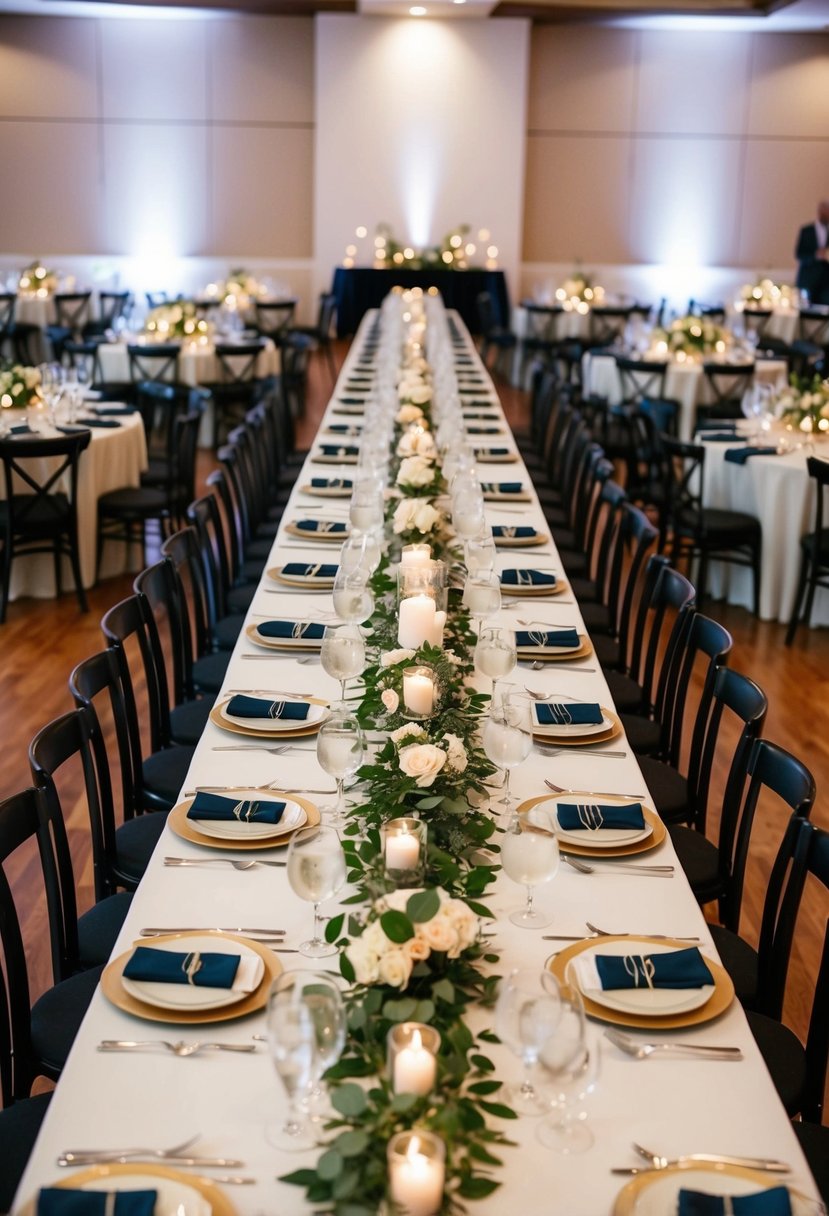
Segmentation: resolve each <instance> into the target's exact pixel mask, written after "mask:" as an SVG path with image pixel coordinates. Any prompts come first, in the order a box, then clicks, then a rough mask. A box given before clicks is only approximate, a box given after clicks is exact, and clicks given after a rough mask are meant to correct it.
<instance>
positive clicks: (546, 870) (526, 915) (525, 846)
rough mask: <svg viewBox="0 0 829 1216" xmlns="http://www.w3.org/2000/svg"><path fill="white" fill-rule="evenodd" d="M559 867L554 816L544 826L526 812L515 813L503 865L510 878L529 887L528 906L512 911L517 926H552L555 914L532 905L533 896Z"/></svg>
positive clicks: (504, 841) (504, 844)
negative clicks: (527, 815) (523, 813)
mask: <svg viewBox="0 0 829 1216" xmlns="http://www.w3.org/2000/svg"><path fill="white" fill-rule="evenodd" d="M536 814H538V811H536ZM558 866H559V854H558V840H557V839H556V836H555V832H554V831H553V826H552V816H550V823H549V824H548V825H547V826H545V827H544V828H536V827H535V825H534V824H532V823H530V822H529V821H528V819H527V818H526V816H524V815H516V816H514V818H513V820H512V822H511V823H510V824H509V826H508V827H507V830H506V832H505V833H504V835H503V838H502V840H501V868H502V869H503V871H504V873H505V874H506V876H507V878H511V879H512V880H513V882H522V883H524V885H525V886H526V888H527V902H526V904H525V906H524V907H523V908H517V909H516V910H515V911H514V912H511V913H510V920H511V922H512V923H513V924H514V925H518V926H519V927H520V928H521V929H543V928H545V926H546V925H549V923H550V921H551V919H552V917H550V916H547V915H546V914H545V913H543V912H539V911H538V909H537V908H535V907H534V906H533V896H534V892H535V888H536V887H537V886H538V885H539V884H540V883H544V882H550V881H551V880H552V879H553V878H555V876H556V874H557V873H558Z"/></svg>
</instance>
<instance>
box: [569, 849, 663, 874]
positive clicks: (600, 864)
mask: <svg viewBox="0 0 829 1216" xmlns="http://www.w3.org/2000/svg"><path fill="white" fill-rule="evenodd" d="M561 860H562V861H564V862H566V863H567V865H568V866H570V867H571V868H572V869H574V870H578V872H579V874H617V873H618V874H639V875H640V876H641V877H643V878H671V877H673V873H674V867H673V866H657V865H651V866H649V865H637V864H635V863H634V862H627V861H617V860H616V859H615V858H612V859H611V858H608V860H607V861H598V860H597V861H594V862H591V863H590V865H588V864H587V862H586V861H582V859H581V858H580V857H574V856H573V854H572V853H562V854H561Z"/></svg>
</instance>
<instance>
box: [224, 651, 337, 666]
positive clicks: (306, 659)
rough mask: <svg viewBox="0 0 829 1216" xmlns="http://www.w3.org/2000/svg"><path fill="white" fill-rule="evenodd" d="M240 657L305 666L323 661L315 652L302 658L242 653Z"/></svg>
mask: <svg viewBox="0 0 829 1216" xmlns="http://www.w3.org/2000/svg"><path fill="white" fill-rule="evenodd" d="M239 658H240V659H270V660H271V662H274V660H275V661H276V662H277V663H302V665H303V666H304V667H308V666H313V665H314V664H316V663H319V662H321V660H320V659H318V658H317V656H316V655H313V654H308V655H305V657H304V658H301V659H293V658H290V657H289V656H288V655H287V654H240V655H239Z"/></svg>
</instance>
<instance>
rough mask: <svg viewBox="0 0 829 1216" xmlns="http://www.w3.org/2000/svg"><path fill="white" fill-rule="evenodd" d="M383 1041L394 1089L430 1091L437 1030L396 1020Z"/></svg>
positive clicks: (434, 1074) (398, 1091)
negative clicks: (395, 1023) (385, 1043)
mask: <svg viewBox="0 0 829 1216" xmlns="http://www.w3.org/2000/svg"><path fill="white" fill-rule="evenodd" d="M386 1042H387V1056H386V1060H387V1068H388V1078H389V1081H391V1087H392V1089H393V1090H394V1092H395V1093H396V1094H419V1095H420V1096H421V1097H425V1096H426V1094H430V1093H431V1092H432V1090H433V1089H434V1088H435V1080H436V1078H437V1072H438V1065H437V1054H438V1052H439V1051H440V1032H439V1031H437V1030H435V1028H434V1026H426V1025H425V1024H424V1023H423V1022H398V1023H397V1025H396V1026H392V1028H391V1030H390V1031H389V1034H388V1038H387V1040H386Z"/></svg>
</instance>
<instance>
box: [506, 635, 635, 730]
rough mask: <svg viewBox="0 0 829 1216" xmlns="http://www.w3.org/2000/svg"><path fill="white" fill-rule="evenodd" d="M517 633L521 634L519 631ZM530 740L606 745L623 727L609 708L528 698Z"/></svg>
mask: <svg viewBox="0 0 829 1216" xmlns="http://www.w3.org/2000/svg"><path fill="white" fill-rule="evenodd" d="M519 632H520V631H519ZM531 701H532V705H531V713H532V722H533V739H534V741H535V742H537V743H541V744H545V743H553V744H558V745H560V746H564V745H566V746H567V747H585V746H590V745H594V744H597V743H609V742H610V740H611V739H616V738H618V737H619V735H621V733H622V724H621V722H620V721H619V718H618V717H617V715H616V714H615V713H614V712H613V710H612V709H608V708H607V707H606V706H602V705H599V704H598V703H596V702H592V701H578V700H576V699H575V698H574V697H569V696H562V697H561V698H559V699H556V698H555V695H554V694H550V695H549V697H547V698H545V699H543V700H542V699H540V698H539V697H538V696H533V697H532V698H531Z"/></svg>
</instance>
